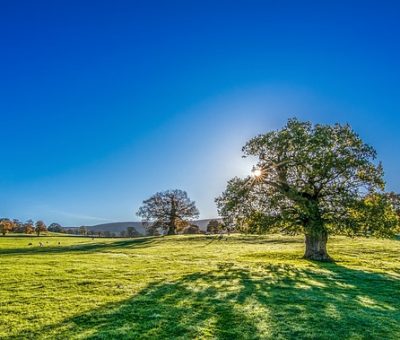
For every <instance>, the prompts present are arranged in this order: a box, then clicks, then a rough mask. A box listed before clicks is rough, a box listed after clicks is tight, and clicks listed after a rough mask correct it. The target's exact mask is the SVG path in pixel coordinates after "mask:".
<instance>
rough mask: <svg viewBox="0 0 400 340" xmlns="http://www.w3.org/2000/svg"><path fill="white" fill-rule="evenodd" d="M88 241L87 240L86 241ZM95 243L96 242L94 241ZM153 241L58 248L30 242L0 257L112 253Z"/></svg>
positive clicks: (123, 241) (7, 250)
mask: <svg viewBox="0 0 400 340" xmlns="http://www.w3.org/2000/svg"><path fill="white" fill-rule="evenodd" d="M88 241H89V239H88ZM96 241H97V240H96ZM153 241H154V238H152V237H143V238H136V239H125V240H121V241H113V242H95V243H94V242H91V243H77V244H72V245H68V246H64V245H62V241H61V244H60V245H58V246H48V245H47V244H46V243H45V240H43V239H41V240H38V241H32V243H33V245H31V246H29V245H28V244H27V246H26V247H24V248H4V249H0V255H2V256H3V255H32V254H40V253H44V254H55V253H65V252H96V251H112V250H116V249H120V248H124V249H131V248H141V247H146V246H148V245H150V244H151V243H152V242H153ZM39 242H42V243H44V247H38V244H39Z"/></svg>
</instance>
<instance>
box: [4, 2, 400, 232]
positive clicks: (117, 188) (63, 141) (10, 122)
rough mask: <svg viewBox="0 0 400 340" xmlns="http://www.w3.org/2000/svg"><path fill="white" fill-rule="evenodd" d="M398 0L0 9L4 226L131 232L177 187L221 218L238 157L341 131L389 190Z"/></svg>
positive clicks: (399, 91) (205, 213)
mask: <svg viewBox="0 0 400 340" xmlns="http://www.w3.org/2000/svg"><path fill="white" fill-rule="evenodd" d="M399 14H400V5H399V4H396V2H395V1H387V2H385V1H374V2H372V1H337V0H336V1H320V2H316V1H267V0H265V1H159V2H155V1H141V2H135V1H93V2H92V1H29V2H28V1H27V2H23V1H9V2H7V3H6V2H5V1H3V2H1V3H0V32H2V33H1V51H2V53H0V118H1V132H2V133H1V136H2V138H1V147H0V157H1V160H2V166H1V167H0V189H1V190H0V217H10V218H19V219H21V220H26V219H28V218H32V219H35V220H36V219H44V221H45V222H46V223H51V222H59V223H61V224H63V225H65V226H79V225H93V224H98V223H106V222H111V221H130V220H138V218H137V217H136V216H135V212H136V211H137V209H138V207H139V206H140V204H141V202H142V201H143V200H144V199H146V198H148V197H149V196H150V195H151V194H153V193H154V192H156V191H162V190H167V189H174V188H179V189H183V190H186V191H187V192H188V194H189V196H190V197H191V198H192V199H193V200H195V201H196V202H197V206H198V208H199V210H200V216H201V217H202V218H211V217H215V216H216V214H217V213H216V207H215V204H214V198H215V197H216V196H217V195H219V194H220V193H221V192H222V191H223V190H224V188H225V185H226V181H227V180H228V179H229V178H231V177H233V176H235V175H238V176H244V175H247V174H248V173H249V171H250V169H251V163H250V162H249V160H244V159H242V158H241V151H240V149H241V146H242V145H243V144H244V143H245V142H246V140H248V139H249V138H250V137H252V136H254V135H256V134H259V133H262V132H266V131H268V130H271V129H277V128H280V127H281V126H282V125H283V124H284V123H285V122H286V120H287V119H288V118H290V117H295V116H296V117H298V118H300V119H305V120H311V121H312V122H314V123H335V122H340V123H350V124H351V125H352V126H353V128H354V129H355V130H356V131H357V132H358V133H359V134H360V135H361V137H362V138H363V139H364V140H365V141H366V142H368V143H370V144H372V145H373V146H374V147H375V148H376V150H377V151H378V158H379V160H381V161H382V162H383V166H384V169H385V179H386V181H387V189H388V190H394V191H398V192H399V191H400V183H399V180H398V178H399V173H400V158H399V156H398V154H399V151H398V150H400V137H399V125H400V115H399V113H400V102H399V98H400V84H399V82H400V44H399V36H400V20H399Z"/></svg>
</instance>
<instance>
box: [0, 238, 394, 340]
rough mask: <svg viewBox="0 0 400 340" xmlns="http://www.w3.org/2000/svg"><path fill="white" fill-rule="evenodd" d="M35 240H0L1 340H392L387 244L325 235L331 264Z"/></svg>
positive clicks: (206, 249) (297, 244)
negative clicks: (331, 258)
mask: <svg viewBox="0 0 400 340" xmlns="http://www.w3.org/2000/svg"><path fill="white" fill-rule="evenodd" d="M41 240H42V242H43V239H41ZM39 241H40V239H37V238H36V237H29V236H26V237H13V236H9V235H7V236H6V237H1V238H0V268H1V276H0V301H1V303H0V312H1V316H2V317H1V318H0V338H1V339H4V340H11V339H39V340H40V339H307V338H308V339H309V338H313V339H399V338H400V307H399V306H400V296H399V294H398V292H399V291H400V279H399V273H400V258H399V251H398V249H399V241H396V240H378V239H375V238H368V239H365V238H358V237H355V238H352V239H350V238H345V237H338V236H335V237H332V238H331V241H330V242H331V243H330V245H331V253H332V255H333V256H334V257H335V258H337V260H338V262H337V264H330V263H316V262H311V261H305V260H302V259H301V255H302V248H303V245H304V241H303V239H302V238H300V237H290V236H279V235H267V236H242V235H233V236H230V237H229V238H228V240H227V241H225V240H218V237H215V236H197V235H196V236H173V237H168V238H161V237H157V238H149V237H148V238H138V239H106V238H102V239H95V240H93V241H92V240H91V239H90V238H81V237H79V238H76V237H68V236H64V237H46V242H44V244H45V246H44V247H43V248H40V247H39ZM47 241H48V243H47ZM59 242H60V245H59V244H58V243H59ZM29 243H33V245H32V246H29V245H28V244H29Z"/></svg>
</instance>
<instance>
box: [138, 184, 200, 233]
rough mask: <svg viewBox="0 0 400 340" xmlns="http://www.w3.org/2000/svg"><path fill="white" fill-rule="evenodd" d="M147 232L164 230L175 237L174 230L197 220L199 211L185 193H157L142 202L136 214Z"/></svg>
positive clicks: (175, 191) (170, 191)
mask: <svg viewBox="0 0 400 340" xmlns="http://www.w3.org/2000/svg"><path fill="white" fill-rule="evenodd" d="M137 215H138V216H140V217H141V218H142V219H143V222H144V224H145V226H146V227H147V229H148V230H156V229H158V228H161V229H164V230H165V231H166V232H167V234H168V235H175V234H176V229H177V228H178V227H179V226H180V225H182V224H185V223H187V222H188V221H190V220H192V219H194V218H197V217H198V216H199V211H198V210H197V208H196V204H195V202H193V201H191V200H190V199H189V197H188V195H187V193H186V192H185V191H182V190H168V191H164V192H158V193H156V194H154V195H153V196H151V197H150V198H149V199H147V200H145V201H143V206H142V207H141V208H140V209H139V211H138V212H137Z"/></svg>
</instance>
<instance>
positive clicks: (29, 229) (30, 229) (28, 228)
mask: <svg viewBox="0 0 400 340" xmlns="http://www.w3.org/2000/svg"><path fill="white" fill-rule="evenodd" d="M34 231H35V227H34V223H33V221H32V220H28V221H26V222H25V223H24V233H25V234H33V233H34Z"/></svg>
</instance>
